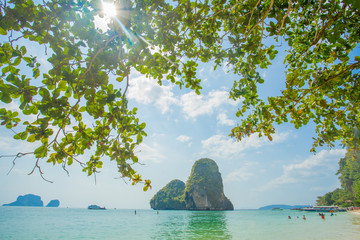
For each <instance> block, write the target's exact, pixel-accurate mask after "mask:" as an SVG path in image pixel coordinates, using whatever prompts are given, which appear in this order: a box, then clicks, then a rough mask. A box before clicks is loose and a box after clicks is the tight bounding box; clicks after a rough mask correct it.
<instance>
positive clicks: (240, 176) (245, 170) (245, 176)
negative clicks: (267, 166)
mask: <svg viewBox="0 0 360 240" xmlns="http://www.w3.org/2000/svg"><path fill="white" fill-rule="evenodd" d="M257 164H258V163H257V162H245V163H244V166H242V167H241V168H239V169H235V170H234V171H232V172H231V173H229V174H228V175H226V177H225V178H224V182H242V181H247V180H249V179H250V178H252V177H253V176H254V173H253V172H251V170H250V168H251V166H254V165H257Z"/></svg>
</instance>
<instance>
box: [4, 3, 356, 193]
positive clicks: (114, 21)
mask: <svg viewBox="0 0 360 240" xmlns="http://www.w3.org/2000/svg"><path fill="white" fill-rule="evenodd" d="M108 2H114V3H115V5H114V8H115V9H116V12H117V14H116V16H114V17H112V18H110V19H109V23H108V29H106V30H101V29H99V28H97V27H96V26H95V18H98V17H100V18H104V17H105V16H104V12H103V10H102V1H100V0H56V1H55V0H44V1H41V2H39V3H36V4H35V3H34V2H33V0H10V1H6V0H2V1H1V5H0V13H1V14H0V34H1V35H3V36H2V38H1V39H2V41H1V45H0V68H1V80H0V99H1V101H2V103H3V107H2V108H1V109H0V120H1V124H2V125H4V126H6V127H7V128H9V129H12V130H13V131H14V133H15V134H14V138H15V139H19V140H25V141H28V142H38V143H40V146H39V147H37V148H36V149H35V150H34V152H33V153H32V154H34V155H35V157H36V158H37V161H36V164H35V167H34V170H35V169H38V170H39V171H40V173H41V176H43V175H42V172H41V168H40V164H39V163H40V160H41V159H45V160H47V161H48V162H51V163H53V164H62V166H63V168H64V169H66V166H67V165H71V164H72V163H73V162H74V161H77V162H79V163H80V164H81V165H82V166H83V167H84V171H85V172H87V173H88V174H89V175H91V174H93V173H95V172H97V169H99V168H101V166H102V160H101V159H102V158H103V157H104V156H108V157H109V158H110V160H115V161H116V162H117V166H118V170H119V173H120V175H121V176H123V177H128V178H130V179H132V180H133V183H134V184H135V183H138V182H144V181H143V180H142V178H141V176H140V175H139V174H137V173H136V171H135V170H134V169H133V164H134V163H137V162H138V158H137V157H136V154H135V149H136V147H137V146H138V145H139V144H141V142H142V140H143V137H144V136H146V133H145V132H144V129H145V123H140V122H139V119H138V118H137V117H136V109H129V108H128V100H127V97H126V93H127V88H128V84H129V82H130V81H131V80H130V73H131V72H133V71H135V70H136V71H138V72H140V73H141V74H144V75H146V76H147V77H151V78H153V79H156V80H157V81H158V83H159V84H161V82H162V81H163V80H165V79H166V80H169V81H171V82H173V83H175V84H177V85H179V86H180V87H183V86H185V87H187V88H191V89H193V90H194V91H195V92H196V93H198V94H200V90H201V79H199V78H198V77H197V66H198V63H199V62H213V63H214V68H217V67H218V66H222V65H228V66H231V68H232V70H231V71H233V72H234V73H235V74H237V75H238V76H239V78H238V79H237V80H235V81H234V84H233V87H232V89H231V91H230V93H229V97H230V98H232V99H234V100H238V99H240V100H241V101H242V105H241V107H240V109H239V111H238V112H237V113H236V115H237V116H238V117H239V118H240V121H241V123H240V124H239V125H238V126H236V127H234V129H233V130H232V132H231V134H230V135H231V136H232V137H235V138H237V139H238V140H241V139H242V138H244V137H245V136H249V135H250V134H253V133H256V132H257V133H259V135H260V136H261V135H265V136H267V137H268V138H269V139H270V140H271V139H272V137H271V135H272V134H274V132H275V125H276V124H282V123H284V122H288V121H290V122H291V123H292V124H293V125H294V127H295V128H299V127H301V126H303V125H306V124H307V123H309V122H310V121H313V122H314V123H315V125H316V133H317V137H316V138H315V139H314V145H313V148H312V151H315V149H316V147H318V146H322V145H324V144H327V145H329V146H334V142H335V141H337V140H341V141H342V142H343V143H344V144H350V143H354V142H356V141H359V136H360V132H359V129H360V126H359V123H360V121H359V120H360V119H359V106H360V102H359V101H360V84H359V67H360V57H359V56H358V51H357V50H358V48H357V45H358V43H359V38H360V25H359V20H360V19H359V15H360V14H359V13H360V12H359V11H360V10H359V9H360V6H359V5H360V4H359V2H358V1H357V0H298V1H295V0H243V1H240V0H229V1H226V0H212V1H209V0H202V1H201V0H178V1H173V2H172V1H164V0H141V1H137V0H121V1H111V0H109V1H108ZM271 43H274V44H271ZM33 44H36V46H38V47H39V48H42V49H43V51H44V53H45V56H46V58H47V62H48V63H49V64H50V65H51V67H50V69H46V68H43V67H42V66H41V64H40V62H39V59H38V56H32V55H31V53H28V51H29V48H30V46H33ZM283 46H288V50H287V52H286V57H285V60H284V64H285V65H286V73H285V74H286V88H285V89H283V91H282V92H281V94H280V95H279V96H272V97H269V98H268V99H267V100H264V99H260V98H259V96H258V91H257V88H258V86H259V85H261V84H262V83H263V82H264V79H263V78H262V77H261V75H260V74H259V70H260V69H264V68H267V67H268V66H269V65H271V63H272V61H273V60H274V59H275V57H276V56H277V54H278V52H279V51H278V50H279V49H282V47H283ZM354 51H355V53H356V54H355V55H356V56H355V57H354V58H350V57H349V54H350V53H352V52H354ZM44 69H45V70H44ZM111 77H114V81H112V80H111ZM13 101H16V103H18V105H19V109H18V110H17V111H16V110H11V108H10V107H9V106H10V105H9V104H10V103H11V102H13ZM26 116H34V117H35V118H36V120H31V121H30V120H27V119H33V118H26ZM85 118H87V119H89V118H90V119H92V120H90V121H92V124H86V123H85V121H84V119H85ZM86 151H90V152H92V154H91V157H90V158H89V160H88V161H87V162H86V163H82V162H80V161H79V160H78V159H77V156H79V155H82V154H84V153H85V152H86ZM24 154H27V153H19V154H18V155H16V157H20V156H22V155H24ZM34 170H33V171H34ZM149 186H150V181H149V180H147V181H146V182H145V187H144V189H145V190H146V189H147V188H148V187H149Z"/></svg>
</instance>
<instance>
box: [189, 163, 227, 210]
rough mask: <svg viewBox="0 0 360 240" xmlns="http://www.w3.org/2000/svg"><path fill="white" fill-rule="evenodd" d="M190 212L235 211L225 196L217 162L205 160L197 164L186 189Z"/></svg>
mask: <svg viewBox="0 0 360 240" xmlns="http://www.w3.org/2000/svg"><path fill="white" fill-rule="evenodd" d="M185 202H186V208H187V209H189V210H234V207H233V205H232V203H231V202H230V200H229V199H228V198H226V197H225V195H224V187H223V182H222V178H221V174H220V172H219V168H218V166H217V164H216V162H215V161H213V160H211V159H208V158H203V159H200V160H198V161H196V162H195V164H194V165H193V167H192V170H191V175H190V177H189V179H188V181H187V183H186V188H185Z"/></svg>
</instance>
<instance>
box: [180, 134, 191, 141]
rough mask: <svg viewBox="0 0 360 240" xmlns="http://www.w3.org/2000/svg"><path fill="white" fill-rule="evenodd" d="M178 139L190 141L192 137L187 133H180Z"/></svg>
mask: <svg viewBox="0 0 360 240" xmlns="http://www.w3.org/2000/svg"><path fill="white" fill-rule="evenodd" d="M176 140H178V141H180V142H183V143H184V142H188V141H190V140H191V137H189V136H185V135H180V136H178V137H177V138H176Z"/></svg>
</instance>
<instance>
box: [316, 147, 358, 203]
mask: <svg viewBox="0 0 360 240" xmlns="http://www.w3.org/2000/svg"><path fill="white" fill-rule="evenodd" d="M337 175H339V179H340V183H341V187H342V188H338V189H336V190H334V191H333V192H328V193H326V194H325V195H324V196H320V197H318V200H317V204H318V205H341V206H352V205H355V206H360V152H359V151H358V150H348V151H347V153H346V155H345V157H344V158H341V159H340V161H339V170H338V172H337Z"/></svg>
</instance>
